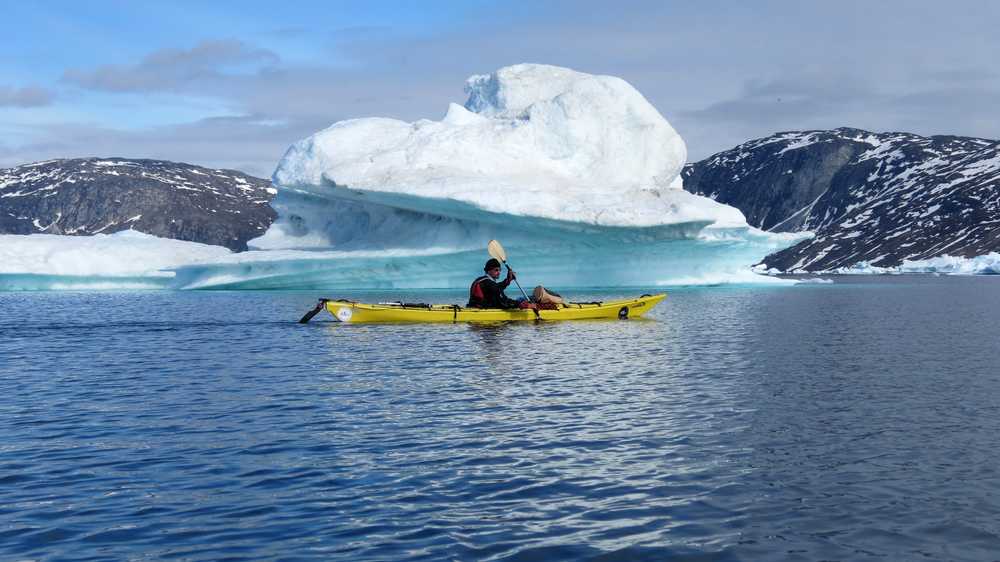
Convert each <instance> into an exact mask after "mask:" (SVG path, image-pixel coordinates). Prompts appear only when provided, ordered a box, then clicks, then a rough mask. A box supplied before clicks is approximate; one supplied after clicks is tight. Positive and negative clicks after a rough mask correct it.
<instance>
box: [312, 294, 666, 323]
mask: <svg viewBox="0 0 1000 562" xmlns="http://www.w3.org/2000/svg"><path fill="white" fill-rule="evenodd" d="M666 296H667V295H666V294H665V293H660V294H656V295H642V296H640V297H634V298H630V299H620V300H613V301H596V302H568V303H564V304H560V305H556V306H557V308H552V309H541V310H538V311H537V312H538V314H537V315H536V314H535V311H534V310H532V309H530V308H515V309H504V308H470V307H463V306H459V305H457V304H427V303H408V302H402V301H400V302H380V303H361V302H355V301H351V300H346V299H338V300H334V299H319V302H318V303H317V305H316V307H315V308H313V309H312V310H310V311H309V312H307V313H306V315H305V316H303V317H302V319H301V320H299V322H301V323H303V324H304V323H306V322H308V321H309V320H311V319H312V318H313V316H315V315H316V314H318V313H319V312H320V311H322V310H323V309H324V308H325V309H326V310H328V311H329V312H330V314H332V315H333V317H334V318H335V319H337V320H338V321H339V322H345V323H352V324H353V323H378V322H385V323H393V322H506V321H527V320H531V321H536V320H590V319H600V318H608V319H614V318H618V319H622V320H624V319H627V318H635V317H639V316H642V315H643V314H645V313H647V312H649V311H650V310H651V309H652V308H653V307H654V306H656V305H657V304H658V303H659V302H660V301H662V300H663V299H664V298H666Z"/></svg>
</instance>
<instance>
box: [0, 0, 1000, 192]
mask: <svg viewBox="0 0 1000 562" xmlns="http://www.w3.org/2000/svg"><path fill="white" fill-rule="evenodd" d="M289 6H294V7H295V11H294V12H293V11H289V10H287V9H286V8H285V6H279V5H278V4H277V3H275V2H211V3H208V2H148V3H136V2H124V1H120V2H113V1H104V2H46V3H37V4H33V3H11V4H9V5H6V6H5V17H4V18H3V19H2V20H0V37H2V39H0V41H2V45H0V46H2V47H3V48H2V49H0V166H10V165H16V164H20V163H25V162H30V161H34V160H40V159H46V158H55V157H81V156H128V157H147V158H164V159H170V160H180V161H186V162H192V163H197V164H203V165H208V166H218V167H230V168H237V169H242V170H245V171H248V172H250V173H254V174H257V175H261V176H267V175H269V174H270V172H271V171H272V170H273V167H274V165H275V163H276V162H277V161H278V159H279V158H280V157H281V155H282V153H283V152H284V150H285V149H286V148H287V147H288V145H289V144H291V143H292V142H294V141H295V140H297V139H299V138H302V137H303V136H306V135H308V134H310V133H312V132H314V131H316V130H318V129H321V128H323V127H326V126H328V125H329V124H330V123H332V122H334V121H336V120H339V119H345V118H350V117H360V116H372V115H380V116H390V117H396V118H400V119H407V120H412V119H418V118H424V117H426V118H432V119H437V118H440V117H441V116H442V115H443V114H444V112H445V110H446V108H447V104H448V102H451V101H455V102H459V103H461V102H462V101H464V96H463V93H462V85H463V83H464V80H465V78H466V77H468V76H469V75H471V74H477V73H486V72H490V71H493V70H495V69H497V68H499V67H501V66H505V65H508V64H515V63H519V62H542V63H549V64H557V65H562V66H568V67H571V68H574V69H577V70H581V71H584V72H592V73H600V74H613V75H616V76H620V77H622V78H624V79H626V80H628V81H629V82H631V83H632V84H633V85H634V86H636V88H638V89H639V91H640V92H642V93H643V94H644V95H645V96H646V97H647V98H648V99H649V100H650V101H651V102H652V103H653V104H654V105H655V106H656V107H657V108H658V109H659V110H660V112H661V113H663V114H664V116H666V117H667V119H668V120H670V122H671V123H672V124H673V125H674V127H675V128H677V129H678V131H679V132H680V133H681V135H682V136H683V137H684V138H685V140H686V141H687V142H688V145H689V151H690V154H691V158H692V159H697V158H702V157H705V156H707V155H709V154H711V153H713V152H716V151H719V150H724V149H726V148H730V147H732V146H733V145H735V144H738V143H739V142H742V141H744V140H747V139H750V138H753V137H757V136H763V135H767V134H770V133H773V132H776V131H782V130H796V129H812V128H831V127H838V126H852V127H859V128H867V129H872V130H903V131H910V132H915V133H920V134H957V135H970V136H983V137H987V138H1000V117H998V112H997V106H998V103H997V100H1000V64H998V62H997V60H996V59H997V57H996V53H1000V39H998V36H1000V34H997V33H996V32H995V25H996V22H997V21H1000V17H998V16H1000V3H997V2H989V1H974V0H964V1H956V2H952V3H947V4H945V3H942V2H938V1H934V2H930V1H925V0H911V1H907V2H903V1H884V2H877V3H874V2H861V1H853V0H846V1H844V0H842V1H840V2H837V3H819V2H796V1H792V0H788V1H777V0H774V1H758V2H752V3H743V2H721V1H712V0H706V1H704V2H698V3H694V2H641V1H628V0H623V1H616V2H588V1H574V2H570V1H543V2H502V3H501V2H486V1H480V2H475V1H464V2H297V3H294V4H291V5H289Z"/></svg>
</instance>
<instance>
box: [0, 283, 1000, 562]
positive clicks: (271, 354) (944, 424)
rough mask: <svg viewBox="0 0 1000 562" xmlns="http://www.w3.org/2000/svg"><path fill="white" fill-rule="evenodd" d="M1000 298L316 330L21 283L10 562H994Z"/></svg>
mask: <svg viewBox="0 0 1000 562" xmlns="http://www.w3.org/2000/svg"><path fill="white" fill-rule="evenodd" d="M996 289H997V287H996V286H995V283H991V280H984V279H941V278H936V279H934V278H928V279H924V278H919V279H915V278H905V277H900V278H892V279H870V280H856V279H848V280H843V281H840V282H838V283H836V284H833V285H810V286H800V287H776V288H762V287H754V288H740V287H729V288H716V289H704V288H701V289H686V288H681V289H677V290H674V291H672V292H671V293H670V296H669V298H668V299H667V300H666V301H664V302H663V303H662V304H661V305H660V306H659V307H658V308H657V309H655V310H654V311H653V312H652V313H651V315H650V317H649V319H648V320H644V321H643V320H628V321H586V322H563V323H559V322H542V323H534V322H515V323H497V324H428V325H344V324H339V323H335V322H331V321H329V320H326V321H318V320H324V318H326V319H328V318H329V317H328V316H326V317H325V316H320V317H317V318H316V319H315V320H314V321H313V322H314V323H313V324H309V325H306V326H302V325H298V324H295V320H296V319H297V318H298V317H299V316H301V313H302V312H303V311H304V310H306V309H307V308H309V307H310V306H311V305H312V303H313V302H315V300H314V299H315V298H316V297H317V296H318V295H315V294H312V293H212V294H203V293H183V294H169V293H168V294H164V293H147V294H142V293H131V294H93V293H91V294H76V295H72V294H57V295H52V294H49V295H44V294H38V295H9V294H7V295H0V357H2V359H3V360H2V362H0V392H3V395H4V396H5V400H4V403H3V404H2V405H0V428H3V429H2V430H0V431H2V434H0V437H2V443H3V446H2V448H0V536H2V537H3V540H2V541H0V554H2V557H3V558H5V559H6V558H9V559H35V558H45V557H49V558H60V557H62V558H112V559H124V558H153V559H165V558H179V559H220V558H240V557H243V558H252V559H268V558H281V557H294V558H296V559H316V560H329V559H350V560H362V559H391V560H397V559H404V558H405V559H429V560H438V559H470V558H471V559H530V558H536V559H581V558H590V557H596V556H600V555H606V556H608V557H609V558H610V559H616V558H617V559H653V560H659V559H668V558H670V559H674V558H682V559H683V558H685V557H691V558H697V559H706V560H712V559H715V560H742V559H753V560H761V559H763V560H766V559H773V560H787V559H802V560H816V559H859V558H866V557H881V558H886V559H891V560H908V559H915V558H919V557H922V558H927V557H929V558H931V559H956V560H975V559H989V557H990V556H993V553H995V552H998V551H1000V540H998V537H997V531H996V529H995V525H994V521H996V519H997V517H998V515H1000V509H998V507H1000V506H998V500H997V498H998V495H997V491H998V490H997V486H998V484H997V482H1000V480H998V479H997V478H996V466H998V461H1000V458H998V453H997V448H996V447H995V435H996V434H997V430H998V429H1000V427H998V425H1000V422H998V420H1000V417H998V416H997V415H996V414H997V413H998V406H1000V369H998V368H997V367H998V364H997V362H996V360H995V351H994V347H995V341H994V340H995V334H996V333H998V329H1000V314H998V312H1000V291H997V290H996ZM336 296H340V295H336ZM347 296H350V297H352V298H356V299H358V300H368V301H372V300H386V299H388V298H396V297H398V295H388V294H379V293H358V294H351V295H347ZM411 296H412V299H411V300H421V301H426V302H431V301H448V300H452V299H454V298H458V297H456V295H451V294H443V293H428V294H414V295H407V298H408V299H410V297H411ZM618 296H624V295H621V294H618V293H615V294H612V293H604V294H597V293H595V294H593V295H580V296H579V297H578V298H581V299H582V298H588V299H589V298H605V299H607V298H613V297H618Z"/></svg>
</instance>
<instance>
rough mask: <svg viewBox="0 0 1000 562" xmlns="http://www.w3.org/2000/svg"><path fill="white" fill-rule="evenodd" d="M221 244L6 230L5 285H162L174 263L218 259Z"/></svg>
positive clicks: (0, 260) (1, 256) (1, 239)
mask: <svg viewBox="0 0 1000 562" xmlns="http://www.w3.org/2000/svg"><path fill="white" fill-rule="evenodd" d="M230 254H231V252H230V251H229V250H228V249H226V248H223V247H221V246H210V245H207V244H198V243H196V242H184V241H181V240H170V239H166V238H158V237H156V236H151V235H149V234H143V233H141V232H136V231H134V230H123V231H121V232H116V233H114V234H95V235H93V236H57V235H54V234H31V235H14V234H3V235H0V290H8V291H9V290H57V289H64V290H82V289H162V288H169V287H171V286H173V284H174V283H173V280H174V276H175V275H174V273H173V272H172V271H169V269H170V268H173V267H177V266H180V265H185V264H191V263H197V262H214V261H218V260H220V259H222V258H225V257H226V256H229V255H230Z"/></svg>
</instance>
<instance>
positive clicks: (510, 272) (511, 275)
mask: <svg viewBox="0 0 1000 562" xmlns="http://www.w3.org/2000/svg"><path fill="white" fill-rule="evenodd" d="M513 279H517V275H515V274H514V270H513V269H511V268H509V267H508V268H507V281H511V280H513Z"/></svg>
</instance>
